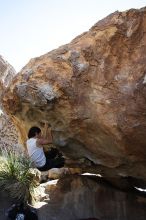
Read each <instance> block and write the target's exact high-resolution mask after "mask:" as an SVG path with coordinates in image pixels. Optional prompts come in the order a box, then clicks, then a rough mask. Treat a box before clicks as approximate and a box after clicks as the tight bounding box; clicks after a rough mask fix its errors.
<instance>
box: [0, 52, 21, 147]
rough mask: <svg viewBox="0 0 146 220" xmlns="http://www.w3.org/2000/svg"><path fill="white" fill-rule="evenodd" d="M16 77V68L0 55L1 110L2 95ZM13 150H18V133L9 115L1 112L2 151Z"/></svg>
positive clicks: (0, 139) (0, 143) (0, 134)
mask: <svg viewBox="0 0 146 220" xmlns="http://www.w3.org/2000/svg"><path fill="white" fill-rule="evenodd" d="M15 75H16V71H15V70H14V68H13V67H12V66H11V65H10V64H9V63H8V62H7V61H6V60H4V58H2V56H1V55H0V108H1V94H2V92H3V91H4V90H5V89H6V88H7V87H8V86H9V84H10V83H11V81H12V79H13V77H14V76H15ZM0 111H1V109H0ZM12 148H13V149H15V150H16V148H17V149H18V132H17V130H16V128H15V126H14V124H13V123H12V120H11V119H10V118H9V117H8V115H6V114H5V113H1V112H0V149H12Z"/></svg>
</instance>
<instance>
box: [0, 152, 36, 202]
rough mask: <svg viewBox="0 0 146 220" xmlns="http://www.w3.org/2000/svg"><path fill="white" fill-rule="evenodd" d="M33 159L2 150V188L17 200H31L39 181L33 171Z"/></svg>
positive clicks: (0, 161) (0, 180) (0, 175)
mask: <svg viewBox="0 0 146 220" xmlns="http://www.w3.org/2000/svg"><path fill="white" fill-rule="evenodd" d="M30 168H31V161H30V160H29V158H28V157H27V156H26V155H24V154H17V152H15V151H11V152H8V151H7V150H5V151H2V152H1V155H0V189H2V190H6V191H7V192H8V193H9V195H10V197H11V198H12V199H13V200H15V202H23V203H24V204H25V203H27V202H29V203H30V202H31V201H32V198H33V192H34V189H35V187H36V186H37V185H38V182H37V181H36V179H35V178H34V175H33V174H32V173H31V169H30Z"/></svg>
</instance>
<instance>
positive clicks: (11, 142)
mask: <svg viewBox="0 0 146 220" xmlns="http://www.w3.org/2000/svg"><path fill="white" fill-rule="evenodd" d="M18 148H19V143H18V132H17V130H16V128H15V126H14V125H13V123H12V121H11V120H10V118H9V117H8V116H7V115H4V114H1V115H0V149H9V150H10V149H11V150H12V149H15V150H16V149H18Z"/></svg>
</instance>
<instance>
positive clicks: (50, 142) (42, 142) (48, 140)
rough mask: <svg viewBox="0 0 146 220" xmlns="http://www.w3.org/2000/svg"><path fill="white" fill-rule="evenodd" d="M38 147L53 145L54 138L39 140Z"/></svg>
mask: <svg viewBox="0 0 146 220" xmlns="http://www.w3.org/2000/svg"><path fill="white" fill-rule="evenodd" d="M36 144H37V146H38V147H39V146H40V147H42V145H46V144H52V138H39V139H37V141H36Z"/></svg>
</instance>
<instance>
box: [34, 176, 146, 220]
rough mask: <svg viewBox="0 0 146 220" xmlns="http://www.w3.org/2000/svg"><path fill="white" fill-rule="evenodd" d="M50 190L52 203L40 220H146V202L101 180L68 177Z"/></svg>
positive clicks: (46, 205) (39, 212)
mask: <svg viewBox="0 0 146 220" xmlns="http://www.w3.org/2000/svg"><path fill="white" fill-rule="evenodd" d="M48 186H49V187H47V186H46V192H47V193H48V194H49V199H48V201H47V202H46V204H44V203H43V206H42V207H41V208H39V210H38V214H39V219H40V220H46V219H49V220H53V219H56V220H60V219H63V220H81V219H82V220H83V219H99V220H101V219H102V220H117V219H118V220H130V219H132V220H138V219H139V220H145V216H146V210H145V205H146V198H144V197H141V196H139V195H136V194H132V193H129V194H128V193H126V192H122V191H119V190H115V189H114V188H112V187H111V186H109V185H108V184H107V183H106V182H102V180H100V179H98V180H95V179H92V178H89V177H86V176H76V178H74V176H68V177H66V178H64V179H61V180H59V182H58V183H57V185H56V187H55V186H54V185H53V187H50V185H48ZM47 189H48V190H47ZM36 207H40V203H38V204H36Z"/></svg>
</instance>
